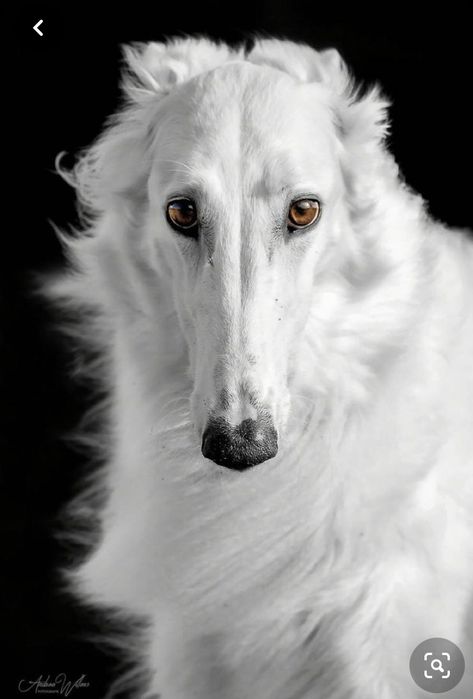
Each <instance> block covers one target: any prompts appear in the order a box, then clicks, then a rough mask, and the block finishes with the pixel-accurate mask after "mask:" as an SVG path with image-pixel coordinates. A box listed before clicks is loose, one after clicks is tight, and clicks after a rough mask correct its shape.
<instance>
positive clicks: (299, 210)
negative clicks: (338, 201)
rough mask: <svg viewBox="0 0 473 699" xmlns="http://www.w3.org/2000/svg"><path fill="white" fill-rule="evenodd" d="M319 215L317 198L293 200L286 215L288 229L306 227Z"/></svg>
mask: <svg viewBox="0 0 473 699" xmlns="http://www.w3.org/2000/svg"><path fill="white" fill-rule="evenodd" d="M319 216H320V202H319V201H317V199H297V200H296V201H293V202H292V204H291V206H290V209H289V213H288V215H287V225H288V228H289V230H296V229H297V230H298V229H301V228H307V227H308V226H310V225H312V224H313V223H315V222H316V221H317V219H318V218H319Z"/></svg>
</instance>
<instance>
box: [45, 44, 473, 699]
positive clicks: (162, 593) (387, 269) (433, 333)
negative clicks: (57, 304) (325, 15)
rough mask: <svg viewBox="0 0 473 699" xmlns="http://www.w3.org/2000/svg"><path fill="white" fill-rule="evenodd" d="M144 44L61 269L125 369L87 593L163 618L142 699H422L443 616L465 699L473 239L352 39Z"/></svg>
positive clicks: (89, 325) (76, 577) (131, 60)
mask: <svg viewBox="0 0 473 699" xmlns="http://www.w3.org/2000/svg"><path fill="white" fill-rule="evenodd" d="M126 58H127V69H126V71H125V78H124V89H125V94H126V97H127V102H126V105H125V106H124V108H123V109H122V110H121V111H120V112H119V113H118V115H117V116H116V117H115V118H114V120H113V122H112V123H111V124H110V125H109V126H108V128H106V129H105V131H104V133H103V134H102V136H101V137H100V138H99V140H98V141H97V142H96V143H95V144H94V145H93V146H92V147H91V148H90V149H89V150H88V151H87V152H86V153H85V154H84V155H83V157H82V158H81V159H80V160H79V162H78V164H77V166H76V168H75V169H74V171H73V173H71V174H67V175H66V177H68V179H70V180H71V181H73V183H74V186H76V187H77V189H78V194H79V201H80V204H81V208H82V210H83V211H85V215H86V222H87V225H86V229H85V230H84V231H83V232H81V233H79V234H78V235H70V236H64V241H65V244H66V246H67V250H68V254H69V256H70V259H71V268H70V270H69V272H68V273H67V274H66V275H65V276H63V277H62V278H61V279H59V280H57V281H56V282H55V284H54V285H53V288H54V292H55V294H56V295H57V296H59V297H60V300H61V302H62V303H63V304H65V305H67V304H69V307H70V309H73V310H75V311H80V315H81V317H82V319H83V321H85V322H83V323H82V330H81V334H82V336H83V337H82V339H83V340H84V343H85V346H86V347H87V348H88V349H89V350H90V349H92V350H93V351H94V352H97V353H98V356H99V358H100V362H99V364H98V365H97V366H96V369H97V368H98V370H99V371H98V372H96V375H100V376H101V379H102V380H103V381H104V383H105V386H106V388H107V391H108V401H107V405H106V416H107V419H108V423H109V425H110V439H109V442H110V443H109V446H108V447H107V448H106V459H105V461H106V464H105V466H104V470H103V473H102V475H101V477H100V482H99V483H98V486H97V487H98V489H99V490H101V491H102V492H103V493H106V495H107V497H106V502H105V504H104V507H103V511H102V512H101V524H102V526H101V533H100V537H99V540H98V543H97V544H96V545H95V546H94V548H93V551H92V553H91V555H90V556H89V557H88V559H87V560H86V561H85V563H83V564H82V565H80V566H79V568H78V570H76V571H73V572H72V573H69V577H70V578H72V580H73V583H74V586H75V588H74V589H75V590H76V591H77V592H78V593H79V594H80V595H81V597H82V599H86V600H88V601H91V602H92V603H93V604H97V605H101V606H103V607H105V608H108V609H110V610H120V611H121V612H122V613H126V614H130V615H136V618H137V619H140V620H145V632H144V634H143V635H142V637H141V639H140V642H141V646H140V649H139V650H138V651H137V656H136V657H137V661H139V662H140V663H141V665H142V666H143V667H144V671H145V678H146V682H145V685H143V686H141V687H140V688H137V689H135V690H134V692H133V693H132V694H131V696H133V697H144V696H156V695H159V696H160V697H162V699H411V698H413V697H417V696H426V693H425V692H424V691H422V690H420V689H418V688H417V686H416V684H415V683H414V681H413V679H412V678H411V675H410V672H409V658H410V655H411V653H412V651H413V650H414V648H415V647H416V646H417V645H418V644H419V643H420V642H421V641H424V640H425V639H429V638H432V637H443V638H447V639H449V640H451V641H453V642H455V643H457V644H458V645H459V646H460V647H461V649H462V650H463V653H464V655H465V658H466V664H467V670H466V673H465V677H464V679H463V681H462V682H461V683H460V684H459V685H458V687H457V688H456V689H455V690H453V691H452V692H451V693H450V694H449V696H451V697H456V698H459V699H460V698H461V699H467V698H468V697H470V696H472V694H473V690H472V689H471V684H469V683H471V670H470V668H469V665H470V664H472V663H473V654H472V645H471V644H472V640H473V639H472V630H471V628H468V623H467V622H468V608H469V603H470V599H471V594H472V591H473V248H472V244H471V242H470V241H469V240H468V237H467V235H465V234H464V233H462V232H459V231H452V230H448V229H446V228H445V227H444V226H443V225H441V224H439V223H436V222H435V221H433V220H432V219H431V218H429V216H428V215H427V213H426V211H425V208H424V203H423V201H422V200H421V198H420V197H419V196H417V195H415V194H414V193H412V192H411V191H410V190H409V189H408V187H406V185H405V184H404V183H403V182H402V180H401V179H400V176H399V172H398V168H397V166H396V164H395V162H394V160H393V158H392V156H391V155H390V154H389V153H388V152H387V150H386V147H385V144H384V138H385V135H386V132H387V128H388V126H387V121H386V109H387V103H386V101H385V100H384V99H382V98H381V97H380V94H379V92H378V90H377V89H373V90H371V91H368V92H366V93H364V94H361V93H360V92H359V91H357V90H356V89H354V86H353V83H352V81H351V79H350V76H349V74H348V71H347V68H346V66H345V65H344V63H343V61H342V60H341V58H340V56H339V54H338V53H337V52H336V51H335V50H328V51H322V52H317V51H315V50H313V49H311V48H309V47H307V46H301V45H296V44H293V43H290V42H287V41H277V40H261V41H260V40H257V41H256V42H255V44H254V47H253V48H252V49H251V50H250V51H245V50H244V49H232V48H230V47H228V46H226V45H224V44H219V45H217V44H215V43H213V42H211V41H208V40H205V39H187V38H186V39H178V40H174V41H170V42H168V43H167V44H159V43H152V44H148V45H146V46H135V47H132V48H129V49H127V50H126ZM439 176H442V177H445V173H439ZM82 502H84V501H82ZM130 643H131V639H130Z"/></svg>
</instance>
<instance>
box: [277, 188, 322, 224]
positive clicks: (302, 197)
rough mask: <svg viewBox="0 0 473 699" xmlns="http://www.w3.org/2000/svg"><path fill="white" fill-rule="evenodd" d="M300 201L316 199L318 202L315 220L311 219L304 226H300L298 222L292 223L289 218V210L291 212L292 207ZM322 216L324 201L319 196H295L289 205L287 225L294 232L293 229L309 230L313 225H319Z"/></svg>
mask: <svg viewBox="0 0 473 699" xmlns="http://www.w3.org/2000/svg"><path fill="white" fill-rule="evenodd" d="M299 201H314V202H317V206H318V213H317V216H316V217H315V219H314V220H313V221H311V222H310V223H306V224H305V225H303V226H298V225H297V224H296V223H291V222H290V220H289V212H290V210H291V208H292V207H293V206H294V204H297V202H299ZM321 216H322V202H321V200H320V198H319V197H316V196H314V195H307V194H306V195H302V196H297V197H294V199H291V201H290V202H289V205H288V207H287V216H286V222H287V223H286V225H287V228H288V231H289V232H291V233H292V232H293V231H305V230H309V229H310V228H312V227H313V226H315V225H317V223H318V222H319V221H320V217H321Z"/></svg>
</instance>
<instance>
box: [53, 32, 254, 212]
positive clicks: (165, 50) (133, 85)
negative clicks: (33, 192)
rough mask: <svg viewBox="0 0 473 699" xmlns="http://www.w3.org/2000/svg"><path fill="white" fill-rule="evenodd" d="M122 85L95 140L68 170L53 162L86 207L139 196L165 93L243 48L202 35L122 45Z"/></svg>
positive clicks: (96, 209)
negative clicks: (118, 101)
mask: <svg viewBox="0 0 473 699" xmlns="http://www.w3.org/2000/svg"><path fill="white" fill-rule="evenodd" d="M123 51H124V62H125V66H124V71H123V75H122V89H123V93H124V97H125V104H124V106H123V107H122V109H120V110H119V111H118V112H117V114H116V115H115V116H114V117H112V118H111V119H110V120H109V123H108V126H107V127H106V128H105V130H104V132H103V133H102V135H101V136H100V137H99V138H98V140H97V141H96V142H95V143H94V144H93V145H92V146H91V147H90V148H88V149H86V150H85V151H84V152H83V153H82V155H81V156H80V157H79V159H78V162H77V164H76V166H75V167H74V168H73V170H72V172H67V171H64V170H62V169H61V164H60V159H59V161H58V163H57V168H58V171H59V172H60V174H62V175H63V176H64V178H65V179H66V180H67V181H68V182H70V183H71V184H73V185H74V186H75V187H76V189H77V191H78V197H79V201H80V204H81V207H82V210H84V211H85V212H87V213H92V214H97V213H100V212H103V211H106V210H107V209H108V208H110V205H111V203H115V204H116V203H117V197H118V198H119V199H120V201H121V202H122V203H123V202H124V203H129V202H130V201H132V200H136V199H137V198H138V199H139V198H142V197H144V196H145V193H146V179H147V176H148V173H149V168H150V159H151V155H152V153H151V148H150V144H151V142H152V140H153V136H154V130H155V128H156V127H157V125H158V124H159V110H160V106H161V102H162V100H163V98H164V97H165V96H166V95H168V94H169V93H170V92H172V90H173V89H174V88H175V87H176V86H177V85H180V84H182V83H184V82H186V81H187V80H189V79H191V78H192V77H194V76H195V75H198V74H200V73H202V72H205V71H207V70H211V69H212V68H214V67H216V66H218V65H221V64H222V63H224V62H226V61H227V60H229V59H231V58H235V57H237V56H238V55H240V54H241V52H240V51H238V50H232V49H231V48H229V47H228V46H226V45H224V44H222V45H219V44H216V43H214V42H212V41H209V40H206V39H195V38H191V39H175V40H172V41H169V42H168V43H166V44H164V43H149V44H135V45H132V46H125V47H124V49H123Z"/></svg>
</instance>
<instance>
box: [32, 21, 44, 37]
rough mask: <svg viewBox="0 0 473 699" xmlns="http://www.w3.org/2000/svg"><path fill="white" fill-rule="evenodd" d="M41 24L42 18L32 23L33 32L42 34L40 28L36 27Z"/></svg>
mask: <svg viewBox="0 0 473 699" xmlns="http://www.w3.org/2000/svg"><path fill="white" fill-rule="evenodd" d="M41 24H43V20H42V19H40V20H39V22H36V24H35V25H34V27H33V29H34V30H35V32H36V33H37V34H39V35H40V36H43V32H42V31H41V29H38V27H39V26H40V25H41Z"/></svg>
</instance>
